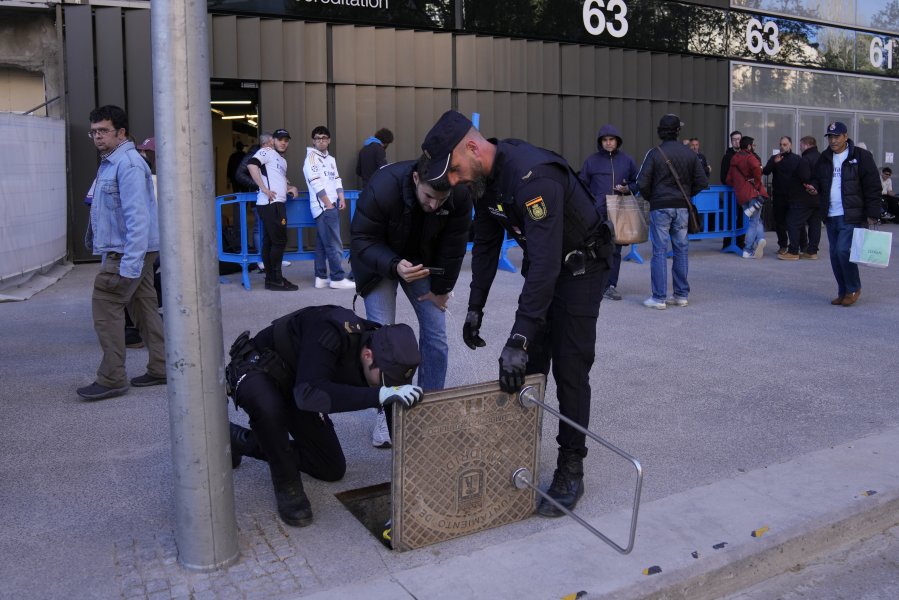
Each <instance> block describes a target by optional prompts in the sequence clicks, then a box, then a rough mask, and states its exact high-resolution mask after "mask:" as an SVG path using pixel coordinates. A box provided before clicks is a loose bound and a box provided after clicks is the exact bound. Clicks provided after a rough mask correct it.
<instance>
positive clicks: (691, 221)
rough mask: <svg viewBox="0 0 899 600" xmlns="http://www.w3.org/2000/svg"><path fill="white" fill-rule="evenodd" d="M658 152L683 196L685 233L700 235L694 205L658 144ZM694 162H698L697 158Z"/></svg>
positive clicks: (700, 230) (698, 219) (697, 215)
mask: <svg viewBox="0 0 899 600" xmlns="http://www.w3.org/2000/svg"><path fill="white" fill-rule="evenodd" d="M656 148H658V150H659V152H661V153H662V156H663V157H664V158H665V164H666V165H668V169H669V170H670V171H671V174H672V175H673V176H674V181H676V182H677V188H678V189H679V190H680V193H681V194H683V196H684V201H685V202H686V203H687V214H688V218H687V233H691V234H692V233H701V232H702V230H703V227H702V221H701V220H700V218H699V211H698V210H697V209H696V205H695V204H693V202H691V201H690V196H688V195H687V192H685V191H684V186H683V184H682V183H681V182H680V177H678V175H677V171H675V170H674V165H672V164H671V159H669V158H668V155H667V154H665V151H664V150H662V145H661V144H659V145H658V146H656ZM696 160H699V159H698V158H697V159H696Z"/></svg>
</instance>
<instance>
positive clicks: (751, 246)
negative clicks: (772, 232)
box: [743, 210, 765, 254]
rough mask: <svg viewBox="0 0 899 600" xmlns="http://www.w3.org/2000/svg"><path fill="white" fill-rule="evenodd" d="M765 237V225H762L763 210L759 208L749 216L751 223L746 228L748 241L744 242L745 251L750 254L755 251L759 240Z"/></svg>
mask: <svg viewBox="0 0 899 600" xmlns="http://www.w3.org/2000/svg"><path fill="white" fill-rule="evenodd" d="M764 238H765V226H764V225H762V211H761V210H757V211H755V214H753V215H752V216H751V217H749V224H748V225H747V228H746V243H745V244H743V251H744V252H749V253H750V254H753V253H755V247H756V246H758V244H759V240H761V239H764Z"/></svg>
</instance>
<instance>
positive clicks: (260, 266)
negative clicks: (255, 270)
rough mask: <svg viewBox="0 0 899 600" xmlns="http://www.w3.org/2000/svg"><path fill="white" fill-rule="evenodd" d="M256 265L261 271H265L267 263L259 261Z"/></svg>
mask: <svg viewBox="0 0 899 600" xmlns="http://www.w3.org/2000/svg"><path fill="white" fill-rule="evenodd" d="M256 266H257V267H259V272H260V273H265V265H264V264H263V263H262V261H259V262H258V263H256Z"/></svg>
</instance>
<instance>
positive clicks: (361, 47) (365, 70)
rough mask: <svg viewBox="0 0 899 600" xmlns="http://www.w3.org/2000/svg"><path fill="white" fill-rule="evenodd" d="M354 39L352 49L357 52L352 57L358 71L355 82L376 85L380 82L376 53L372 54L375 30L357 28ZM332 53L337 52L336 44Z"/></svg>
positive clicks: (371, 28)
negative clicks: (377, 72)
mask: <svg viewBox="0 0 899 600" xmlns="http://www.w3.org/2000/svg"><path fill="white" fill-rule="evenodd" d="M353 38H354V39H353V43H352V44H350V47H351V48H353V49H354V50H355V52H354V56H353V57H352V60H353V62H354V63H355V70H356V77H355V82H356V83H359V84H369V85H374V84H376V83H377V82H378V79H377V77H376V70H375V53H374V52H372V48H374V47H375V28H374V27H356V31H355V32H354V34H353ZM332 51H336V43H335V44H334V50H332Z"/></svg>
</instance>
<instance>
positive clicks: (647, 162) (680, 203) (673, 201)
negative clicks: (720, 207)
mask: <svg viewBox="0 0 899 600" xmlns="http://www.w3.org/2000/svg"><path fill="white" fill-rule="evenodd" d="M661 146H662V149H663V150H664V151H665V155H666V156H668V159H669V160H670V161H671V165H672V166H673V167H674V170H675V171H677V175H678V177H680V182H681V185H682V186H683V188H684V193H687V194H689V195H690V197H691V198H692V197H693V196H695V195H696V194H698V193H699V192H701V191H702V190H704V189H705V188H707V187H708V186H709V178H708V177H706V174H705V169H703V168H702V163H701V162H700V161H699V157H698V156H696V153H695V152H693V151H692V150H690V148H688V147H687V146H685V145H684V144H682V143H681V142H679V141H677V140H666V141H664V142H662V144H661ZM637 185H638V186H639V187H640V194H641V195H642V196H643V198H645V199H646V200H649V210H659V209H662V208H687V204H686V201H685V200H684V194H683V193H681V191H680V188H679V187H678V185H677V181H676V180H675V179H674V176H673V175H672V174H671V169H669V168H668V165H667V164H666V163H665V158H664V157H663V156H662V153H661V152H659V149H658V147H656V148H653V149H651V150H650V151H649V152H647V153H646V156H645V157H644V158H643V165H642V166H641V167H640V174H639V175H637Z"/></svg>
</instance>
